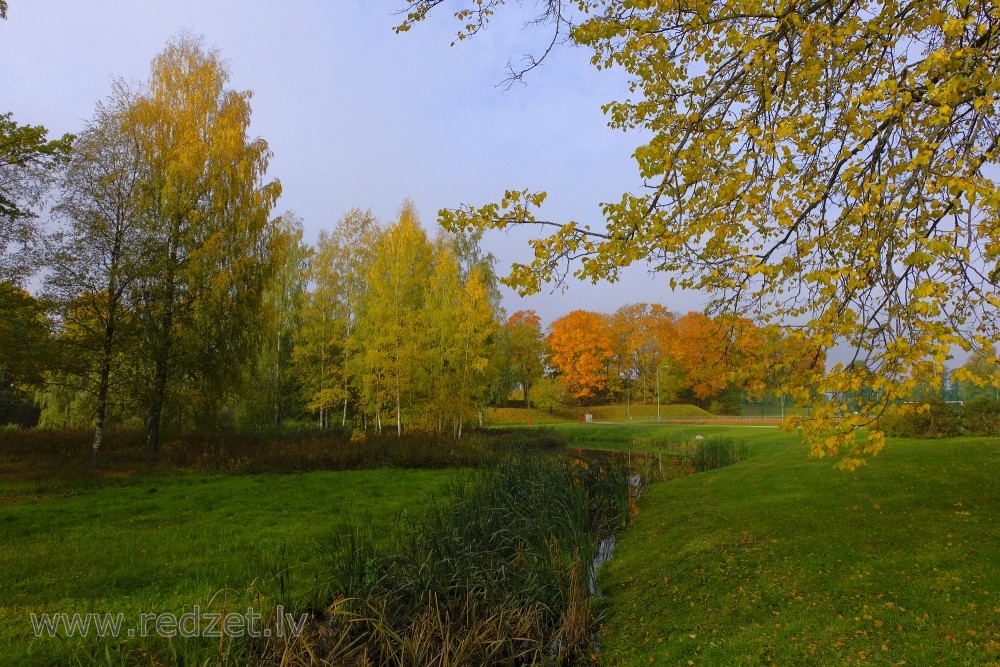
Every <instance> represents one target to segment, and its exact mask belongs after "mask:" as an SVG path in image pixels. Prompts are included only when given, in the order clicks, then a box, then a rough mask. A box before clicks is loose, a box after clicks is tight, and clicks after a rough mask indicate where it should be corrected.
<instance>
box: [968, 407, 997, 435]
mask: <svg viewBox="0 0 1000 667" xmlns="http://www.w3.org/2000/svg"><path fill="white" fill-rule="evenodd" d="M962 427H963V429H964V430H965V432H966V434H968V435H1000V403H998V402H996V401H991V400H990V399H988V398H980V399H976V400H975V401H970V402H969V403H966V404H965V405H963V406H962Z"/></svg>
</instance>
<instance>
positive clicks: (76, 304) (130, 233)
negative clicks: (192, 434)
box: [45, 83, 150, 455]
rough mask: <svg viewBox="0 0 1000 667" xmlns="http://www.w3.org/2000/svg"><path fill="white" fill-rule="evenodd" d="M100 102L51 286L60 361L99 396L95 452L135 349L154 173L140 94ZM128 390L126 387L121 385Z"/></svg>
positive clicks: (67, 187)
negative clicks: (62, 349)
mask: <svg viewBox="0 0 1000 667" xmlns="http://www.w3.org/2000/svg"><path fill="white" fill-rule="evenodd" d="M115 89H116V91H115V94H114V95H112V96H111V97H110V98H109V99H108V100H107V101H106V102H104V103H101V104H98V106H97V110H96V112H95V113H94V116H93V118H92V119H91V120H90V122H89V123H88V124H87V127H86V129H85V130H84V131H83V133H82V134H81V135H80V137H79V138H78V139H77V141H76V144H75V149H74V152H73V155H72V159H71V160H70V162H69V164H68V167H67V169H66V171H65V174H64V176H63V178H62V182H61V187H60V192H61V194H60V197H59V200H58V202H57V205H56V206H55V208H54V214H55V217H56V218H57V219H58V220H60V221H62V222H63V223H64V229H63V230H62V231H60V232H58V233H57V234H56V235H55V236H54V237H53V239H52V243H53V249H52V252H51V254H50V257H49V261H48V264H49V265H50V271H49V274H48V276H47V277H46V281H45V291H46V294H47V295H48V296H49V297H50V298H51V299H52V301H53V302H54V303H55V304H57V306H58V310H59V315H60V322H61V325H62V334H61V336H60V340H61V342H62V343H63V345H64V346H68V348H69V349H68V350H66V354H65V355H64V358H67V359H68V361H69V363H68V364H65V365H64V366H63V367H62V368H61V369H58V370H59V371H61V372H62V374H63V375H64V376H71V377H74V378H76V379H77V380H79V385H78V386H77V389H79V390H82V391H86V392H89V393H91V394H92V395H93V396H94V398H95V401H96V403H95V414H94V422H95V428H94V443H93V452H94V455H97V454H98V453H99V452H100V450H101V444H102V440H103V433H104V427H105V420H106V417H107V412H108V402H109V396H110V395H111V393H112V391H113V389H114V387H115V385H120V384H121V382H122V380H123V377H122V375H123V374H122V373H120V372H119V371H120V370H121V369H120V368H119V366H120V362H121V361H122V352H123V349H124V348H125V347H130V348H133V349H134V346H135V343H136V340H137V338H136V336H137V332H136V330H135V329H136V327H135V325H136V317H135V312H134V309H133V308H132V302H133V300H134V298H135V297H136V294H135V293H134V288H135V287H136V285H137V283H138V281H139V279H140V277H141V276H142V275H143V274H144V273H148V272H149V271H150V267H149V266H148V265H147V264H146V261H147V258H146V257H145V256H144V254H143V253H142V251H141V248H142V246H143V242H144V239H143V227H142V224H141V222H142V220H141V198H140V189H141V186H142V183H143V182H144V179H146V178H147V177H148V175H149V174H148V172H147V170H146V165H145V163H144V161H143V156H142V154H141V153H140V151H139V137H138V136H137V135H136V133H135V127H134V126H133V125H131V123H130V122H129V120H128V114H129V113H130V110H131V107H132V104H133V103H134V102H135V95H134V93H132V92H131V91H130V90H128V88H127V87H125V86H124V85H123V84H121V83H116V84H115ZM119 393H120V394H122V395H124V394H125V393H127V392H125V391H122V392H119Z"/></svg>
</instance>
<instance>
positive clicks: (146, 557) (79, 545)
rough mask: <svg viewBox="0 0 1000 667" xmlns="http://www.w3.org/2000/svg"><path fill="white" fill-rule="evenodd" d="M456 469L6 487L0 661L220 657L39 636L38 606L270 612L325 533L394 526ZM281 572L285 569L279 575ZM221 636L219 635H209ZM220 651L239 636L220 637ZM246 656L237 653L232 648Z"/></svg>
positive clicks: (298, 599) (134, 615) (312, 562)
mask: <svg viewBox="0 0 1000 667" xmlns="http://www.w3.org/2000/svg"><path fill="white" fill-rule="evenodd" d="M453 474H455V473H454V472H448V471H426V470H401V469H382V470H363V471H347V472H308V473H297V474H263V475H229V476H226V475H219V474H202V473H190V474H184V473H178V474H170V475H158V476H146V477H138V478H137V477H129V478H124V479H120V480H117V481H116V480H113V479H112V480H107V479H104V480H98V481H90V482H87V483H68V484H67V483H53V484H51V485H50V484H42V483H38V484H34V485H25V484H23V483H18V484H14V485H6V486H4V487H2V488H0V491H2V494H0V545H2V547H0V591H2V596H0V664H2V665H8V664H9V665H15V664H16V665H50V664H78V662H77V661H79V662H80V663H82V664H92V663H95V662H99V663H104V664H106V663H107V661H110V662H111V663H113V664H155V663H159V662H161V661H162V662H181V661H184V662H195V663H201V662H203V661H204V660H205V659H215V658H218V656H219V652H218V647H213V646H212V643H213V642H212V641H211V640H184V639H175V640H171V641H167V640H163V639H158V638H148V639H145V640H142V639H139V638H132V639H129V638H119V639H103V640H99V639H97V638H96V637H94V636H91V637H89V638H87V639H82V640H81V639H80V638H78V637H76V638H71V639H67V638H65V637H63V638H40V639H36V638H34V636H33V634H32V629H31V623H30V620H29V614H31V613H36V614H38V613H45V612H48V613H52V612H68V613H77V612H79V613H86V612H100V613H118V612H122V613H124V614H125V622H124V626H123V627H125V628H128V627H138V616H139V614H140V613H151V612H155V613H162V612H172V613H177V614H181V613H184V612H189V611H191V609H192V607H193V606H194V605H199V607H200V608H201V610H203V611H205V610H212V611H223V610H224V611H227V612H228V611H239V612H242V611H245V610H246V609H247V607H248V606H253V607H254V608H255V609H257V610H259V611H262V612H264V613H267V611H268V609H273V608H274V606H275V605H277V604H285V605H286V606H288V607H294V608H296V609H298V610H301V609H302V608H303V607H304V605H306V604H308V602H309V600H308V594H309V592H310V591H311V590H312V588H313V582H314V577H315V576H316V575H317V573H319V574H320V576H322V569H323V552H322V548H321V545H323V544H324V543H325V544H329V538H330V537H331V535H332V534H334V533H337V532H340V533H343V532H345V531H349V530H350V527H351V526H362V527H363V528H364V529H365V530H368V531H370V532H371V534H372V535H374V536H376V538H377V537H378V536H383V537H388V536H390V535H391V534H393V533H394V531H395V530H396V529H397V527H398V526H399V523H400V519H401V514H402V513H405V512H408V511H409V512H413V511H419V508H420V507H421V506H422V505H423V504H424V502H425V501H426V499H427V498H428V496H429V495H430V494H433V493H435V492H438V491H440V490H442V489H443V488H444V487H445V483H446V480H447V479H448V477H449V476H450V475H453ZM279 573H283V574H282V575H281V576H279ZM214 643H215V644H219V641H218V640H214ZM222 648H223V651H224V652H225V651H228V650H231V649H233V648H237V650H242V649H240V647H233V646H232V645H231V644H229V643H226V644H225V645H224V646H223V647H222ZM237 661H238V660H237Z"/></svg>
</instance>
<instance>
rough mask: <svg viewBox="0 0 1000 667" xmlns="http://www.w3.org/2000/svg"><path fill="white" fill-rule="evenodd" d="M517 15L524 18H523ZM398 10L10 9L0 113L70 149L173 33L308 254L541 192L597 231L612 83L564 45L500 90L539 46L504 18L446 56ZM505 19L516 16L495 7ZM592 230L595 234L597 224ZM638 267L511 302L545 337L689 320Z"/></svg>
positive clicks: (614, 157)
mask: <svg viewBox="0 0 1000 667" xmlns="http://www.w3.org/2000/svg"><path fill="white" fill-rule="evenodd" d="M525 4H526V5H527V7H526V10H530V9H531V5H532V3H525ZM403 5H404V0H334V1H330V0H287V1H286V2H282V3H277V2H273V1H270V2H263V1H260V0H239V1H237V0H169V1H167V0H99V1H98V2H80V0H10V2H9V10H8V13H7V20H6V21H0V112H6V111H11V112H13V114H14V120H15V121H17V122H18V123H27V124H32V125H44V126H45V127H46V128H48V130H49V133H50V136H59V135H61V134H63V133H65V132H78V131H79V130H80V129H82V127H83V126H84V124H85V122H86V119H88V118H89V117H90V116H91V115H92V114H93V111H94V107H95V105H96V103H97V102H98V101H99V100H101V99H103V98H105V97H107V96H108V95H109V94H110V92H111V86H112V82H113V81H114V80H115V79H117V78H121V79H125V80H127V81H134V82H139V83H141V82H145V81H146V80H147V79H148V76H149V63H150V61H151V60H152V59H153V58H154V57H155V56H156V55H157V54H158V53H159V52H160V51H161V50H162V49H163V47H164V45H165V44H166V43H167V41H168V40H169V39H171V38H172V37H175V36H177V35H179V34H181V33H182V32H185V31H186V32H188V33H192V34H195V35H202V36H203V37H204V40H205V43H206V45H208V46H210V47H215V48H218V49H219V51H220V52H221V54H222V55H223V57H224V58H226V59H227V60H228V61H229V65H230V70H231V79H230V86H231V87H232V88H234V89H236V90H252V91H253V99H252V102H251V104H252V108H253V119H252V124H251V133H252V134H253V135H254V136H259V137H262V138H264V139H265V140H266V141H267V142H268V144H269V146H270V148H271V150H272V151H273V153H274V157H273V158H272V160H271V165H270V169H269V172H268V175H269V177H271V178H277V179H279V180H280V181H281V183H282V188H283V194H282V197H281V199H280V201H279V202H278V207H277V209H276V211H275V212H276V213H277V212H281V211H284V210H293V211H295V213H296V214H297V215H299V216H300V217H301V218H302V219H303V221H304V224H305V229H306V240H307V241H314V240H315V238H316V236H317V235H318V233H319V231H320V230H321V229H331V228H332V227H333V225H334V224H335V223H336V221H337V219H338V218H340V217H341V216H342V215H343V214H344V213H346V212H347V211H348V210H350V209H351V208H355V207H357V208H361V209H371V210H372V211H373V213H375V215H376V216H378V217H379V218H380V219H381V220H383V221H390V220H392V219H393V218H394V217H395V215H396V213H397V212H398V210H399V208H400V205H401V204H402V202H403V201H404V200H405V199H407V198H409V199H412V200H413V201H414V202H415V204H416V206H417V209H418V210H419V211H420V214H421V218H422V221H423V223H424V226H425V227H427V228H428V230H430V231H431V233H433V230H434V229H436V227H437V222H436V219H437V212H438V210H439V209H442V208H452V207H456V206H459V205H461V204H473V205H480V204H486V203H489V202H493V201H497V200H499V198H500V197H501V195H502V194H503V192H504V190H506V189H525V188H528V189H530V190H532V191H537V190H545V191H547V192H548V200H547V202H546V204H545V207H544V208H543V209H542V215H543V216H544V217H545V219H548V220H554V221H560V222H561V221H566V220H575V221H578V222H581V223H589V224H591V225H592V226H597V227H599V226H600V225H599V223H600V204H601V202H604V201H617V200H618V199H620V198H621V195H622V194H623V193H625V192H627V191H633V192H634V191H637V190H638V189H639V188H641V185H642V184H641V181H640V180H639V178H638V176H637V169H636V166H635V163H634V161H633V159H632V157H631V155H632V152H633V150H634V149H635V147H636V146H637V145H638V144H639V142H640V137H638V136H637V135H632V134H626V133H623V132H621V131H620V130H612V129H610V128H608V127H607V124H606V119H605V118H604V116H603V114H602V112H601V108H600V107H601V104H603V103H606V102H608V101H610V100H613V99H617V98H619V97H622V96H625V95H627V88H626V82H625V80H624V79H623V78H622V76H621V75H620V74H618V73H616V72H607V71H604V72H598V71H596V70H595V69H594V68H592V67H591V66H590V64H589V54H588V53H587V52H586V51H585V50H583V49H580V48H575V47H572V46H569V45H566V46H564V47H562V48H559V49H557V50H555V51H554V52H553V54H552V55H551V57H550V58H548V59H546V61H545V63H544V64H543V66H542V67H539V68H537V69H535V70H533V71H532V72H531V73H530V74H529V75H528V77H527V83H526V84H524V85H516V86H514V87H513V88H510V89H507V88H505V87H504V86H502V85H500V84H501V83H502V81H503V79H504V76H505V73H506V68H507V63H508V62H514V63H515V64H516V63H517V62H518V61H519V60H520V59H521V57H522V55H523V54H524V53H529V52H530V53H539V52H540V50H541V49H542V48H543V47H544V44H545V43H546V38H547V35H545V34H544V33H542V32H540V31H538V30H530V29H524V28H523V22H524V20H525V19H527V18H530V15H529V14H522V15H520V16H515V15H511V16H510V17H509V18H506V19H504V20H502V21H500V22H498V23H497V25H495V26H494V27H492V28H491V29H490V30H487V31H486V32H485V33H482V34H480V35H479V36H477V37H475V38H474V39H473V40H471V41H466V42H460V43H458V44H456V45H455V46H452V45H451V43H452V41H453V40H454V31H455V28H456V27H457V24H456V22H455V21H454V20H452V18H451V16H450V13H449V11H448V7H447V4H446V6H445V7H444V9H445V10H446V11H442V12H439V13H437V14H434V15H432V17H431V18H430V19H429V20H428V21H425V22H424V23H422V24H420V25H418V26H417V27H415V28H414V29H413V30H410V31H409V32H407V33H403V34H396V33H395V32H394V31H393V29H392V28H393V27H394V26H395V25H397V24H398V23H400V21H401V17H400V16H398V15H396V14H395V12H396V11H398V10H399V9H400V8H402V7H403ZM511 7H513V8H514V9H516V3H511ZM595 223H598V224H595ZM533 235H535V233H534V232H529V231H527V230H517V231H515V232H512V233H504V232H491V233H490V234H489V235H488V236H487V237H486V238H485V239H484V242H483V246H484V247H485V248H486V249H487V250H489V251H491V252H492V253H493V254H494V255H495V256H496V257H497V259H498V270H499V271H500V272H501V273H502V274H503V273H505V272H506V270H507V268H509V266H510V264H511V263H512V262H515V261H520V262H527V261H528V260H529V259H530V257H531V251H530V248H529V246H528V244H527V241H528V239H529V238H530V237H531V236H533ZM668 278H669V277H668V276H666V275H664V274H653V275H651V274H650V273H649V272H648V270H647V268H646V267H644V266H636V267H632V268H631V269H629V270H628V271H627V272H626V273H625V275H624V277H623V279H622V281H620V282H619V283H617V284H615V285H608V284H599V285H591V284H589V283H581V282H579V281H575V280H572V281H570V282H569V283H568V284H567V285H566V289H565V290H561V289H558V288H552V287H550V288H548V289H544V288H543V293H541V294H539V295H535V296H532V297H527V298H520V297H518V296H517V295H516V294H515V293H514V292H512V291H510V290H507V289H506V288H505V289H504V300H503V305H504V308H505V309H506V310H507V312H508V313H511V312H514V311H516V310H524V309H534V310H536V311H537V312H538V313H539V315H540V316H541V317H542V319H543V322H545V323H550V322H551V321H553V320H554V319H557V318H559V317H561V316H562V315H565V314H566V313H568V312H570V311H571V310H575V309H578V308H583V309H587V310H594V311H599V312H613V311H614V310H615V309H617V308H618V307H620V306H622V305H624V304H626V303H637V302H650V303H662V304H664V305H665V306H667V307H668V308H669V309H670V310H672V311H674V312H679V313H680V312H687V311H689V310H701V309H702V308H703V307H704V304H705V298H704V297H703V296H702V295H699V294H696V293H690V292H689V293H684V292H671V290H670V287H669V285H668V284H667V283H668Z"/></svg>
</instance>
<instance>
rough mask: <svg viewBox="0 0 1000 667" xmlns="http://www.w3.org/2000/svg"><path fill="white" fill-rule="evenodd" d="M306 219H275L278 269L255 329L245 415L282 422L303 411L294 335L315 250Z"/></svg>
mask: <svg viewBox="0 0 1000 667" xmlns="http://www.w3.org/2000/svg"><path fill="white" fill-rule="evenodd" d="M303 232H304V230H303V221H302V218H300V217H299V216H297V215H296V214H295V213H294V212H292V211H286V212H284V213H282V214H281V215H279V216H278V217H277V218H276V219H275V221H274V242H273V250H272V252H273V254H274V263H275V271H274V273H273V275H272V277H271V279H270V281H269V282H268V283H267V285H266V287H265V289H264V294H263V302H262V304H261V312H260V315H259V317H258V318H257V321H256V322H255V326H254V328H255V329H257V334H258V337H259V347H260V349H259V351H258V352H257V354H256V355H255V356H256V367H255V368H254V370H253V373H252V376H253V378H252V380H253V381H252V382H250V383H249V386H247V387H246V396H245V397H244V402H243V404H242V406H241V413H242V414H241V415H240V416H241V418H242V419H243V420H244V421H245V422H249V423H256V424H258V425H259V424H262V423H272V424H274V425H275V426H277V425H280V424H281V423H282V421H283V420H284V419H286V418H287V417H289V416H290V415H292V414H295V413H296V412H298V411H300V407H301V391H300V387H299V383H298V379H299V378H298V377H297V374H296V373H295V371H294V368H293V365H294V363H293V358H294V348H295V340H296V338H297V337H298V336H299V332H300V330H301V327H302V316H303V311H304V304H303V300H304V299H305V292H306V283H307V281H308V263H309V257H310V254H311V252H312V249H311V248H310V247H309V246H308V245H307V244H306V243H305V242H304V241H303V240H302V236H303Z"/></svg>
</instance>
